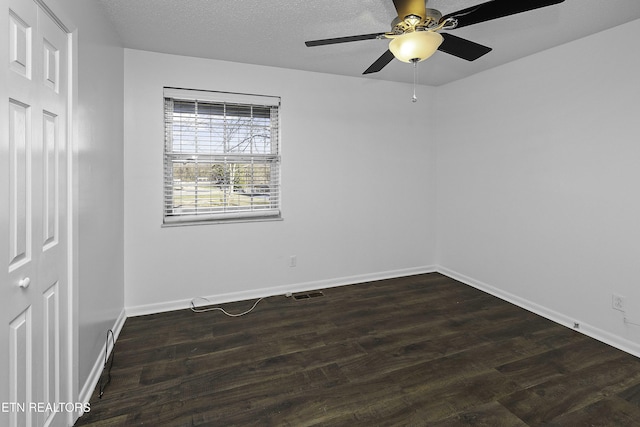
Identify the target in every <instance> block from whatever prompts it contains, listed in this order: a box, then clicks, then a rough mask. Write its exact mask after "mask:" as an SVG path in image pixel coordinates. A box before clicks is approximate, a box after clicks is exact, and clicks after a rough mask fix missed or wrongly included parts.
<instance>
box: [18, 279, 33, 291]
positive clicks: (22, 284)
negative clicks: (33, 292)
mask: <svg viewBox="0 0 640 427" xmlns="http://www.w3.org/2000/svg"><path fill="white" fill-rule="evenodd" d="M30 284H31V279H30V278H28V277H25V278H24V279H20V281H19V282H18V286H20V287H21V288H22V289H27V288H28V287H29V285H30Z"/></svg>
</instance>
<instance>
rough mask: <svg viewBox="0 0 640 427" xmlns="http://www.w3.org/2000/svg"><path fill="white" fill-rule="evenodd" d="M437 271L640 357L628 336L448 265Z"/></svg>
mask: <svg viewBox="0 0 640 427" xmlns="http://www.w3.org/2000/svg"><path fill="white" fill-rule="evenodd" d="M436 271H437V272H438V273H441V274H444V275H445V276H448V277H451V278H452V279H455V280H457V281H459V282H462V283H464V284H466V285H469V286H471V287H474V288H476V289H479V290H481V291H484V292H486V293H488V294H490V295H493V296H495V297H498V298H500V299H501V300H504V301H508V302H510V303H512V304H514V305H517V306H518V307H521V308H524V309H525V310H528V311H530V312H532V313H535V314H537V315H539V316H542V317H544V318H546V319H549V320H551V321H553V322H555V323H558V324H560V325H563V326H566V327H567V328H571V329H574V330H576V331H577V332H580V333H582V334H584V335H587V336H589V337H591V338H593V339H596V340H598V341H601V342H603V343H605V344H608V345H610V346H612V347H615V348H617V349H620V350H622V351H624V352H626V353H629V354H632V355H634V356H636V357H640V344H638V343H635V342H633V341H630V340H628V339H626V338H623V337H620V336H618V335H614V334H612V333H610V332H607V331H605V330H602V329H600V328H597V327H595V326H593V325H590V324H588V323H586V322H584V321H583V320H581V319H573V318H570V317H568V316H566V315H564V314H562V313H559V312H557V311H554V310H551V309H549V308H548V307H544V306H541V305H539V304H536V303H534V302H532V301H529V300H526V299H524V298H520V297H519V296H517V295H513V294H511V293H509V292H506V291H504V290H502V289H499V288H496V287H494V286H491V285H489V284H487V283H484V282H481V281H479V280H475V279H473V278H471V277H468V276H465V275H464V274H460V273H458V272H456V271H453V270H450V269H448V268H446V267H442V266H436ZM576 323H577V324H579V328H575V327H574V325H575V324H576Z"/></svg>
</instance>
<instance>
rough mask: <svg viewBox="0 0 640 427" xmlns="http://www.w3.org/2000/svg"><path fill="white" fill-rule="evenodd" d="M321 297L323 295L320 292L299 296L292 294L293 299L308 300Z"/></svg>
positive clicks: (305, 293) (302, 293)
mask: <svg viewBox="0 0 640 427" xmlns="http://www.w3.org/2000/svg"><path fill="white" fill-rule="evenodd" d="M323 296H324V294H323V293H322V291H311V292H301V293H299V294H293V298H294V299H310V298H317V297H323Z"/></svg>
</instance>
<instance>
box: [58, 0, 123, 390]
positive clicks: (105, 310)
mask: <svg viewBox="0 0 640 427" xmlns="http://www.w3.org/2000/svg"><path fill="white" fill-rule="evenodd" d="M47 3H49V1H47ZM51 4H52V5H55V7H54V11H56V13H60V14H61V15H62V16H64V17H68V18H69V19H70V21H72V22H73V24H74V25H76V26H77V28H76V30H77V38H76V40H77V43H78V44H77V46H76V47H77V49H76V53H77V68H76V70H75V72H76V73H77V76H76V77H77V81H78V88H77V93H76V96H77V99H76V105H75V112H76V117H75V118H74V119H75V121H74V141H73V143H74V149H75V151H76V153H75V155H76V159H77V161H76V164H75V165H74V168H75V170H74V175H75V176H74V181H75V182H76V194H75V195H74V204H75V211H76V212H75V214H76V217H77V222H76V224H75V231H76V236H75V242H74V245H75V253H76V255H75V256H76V259H75V261H76V263H75V265H74V270H75V272H74V273H75V276H74V284H75V286H74V288H75V292H76V301H75V303H76V310H77V321H78V336H77V337H76V339H77V356H78V358H77V369H78V371H77V374H78V377H77V384H75V385H74V389H75V390H76V392H79V391H81V390H80V389H82V387H84V386H86V385H87V381H88V380H89V377H90V375H91V374H92V372H91V371H92V368H93V367H94V364H95V362H96V361H97V360H99V359H100V357H104V356H103V352H104V350H103V346H104V342H105V338H106V332H107V330H108V329H109V328H113V327H114V323H115V322H116V319H117V318H118V316H119V315H120V314H121V312H122V310H123V307H124V258H123V247H124V209H123V200H124V197H123V187H124V184H123V182H124V181H123V179H124V178H123V114H122V106H123V104H124V101H123V80H124V65H123V62H124V59H123V58H124V51H123V48H122V47H121V46H120V43H119V41H118V38H117V37H116V35H115V33H114V32H113V30H112V29H111V27H110V25H109V24H108V23H107V22H106V21H105V19H104V17H103V15H102V12H101V10H100V9H99V6H98V5H97V4H96V3H95V2H85V1H83V2H78V1H74V0H57V1H51ZM91 391H92V390H89V392H91Z"/></svg>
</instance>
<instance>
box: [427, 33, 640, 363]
mask: <svg viewBox="0 0 640 427" xmlns="http://www.w3.org/2000/svg"><path fill="white" fill-rule="evenodd" d="M638 39H640V21H635V22H631V23H629V24H626V25H623V26H621V27H617V28H614V29H611V30H608V31H606V32H603V33H600V34H596V35H594V36H591V37H588V38H585V39H582V40H578V41H576V42H573V43H569V44H567V45H564V46H561V47H558V48H555V49H552V50H549V51H545V52H542V53H539V54H536V55H533V56H530V57H528V58H525V59H522V60H519V61H516V62H513V63H510V64H507V65H505V66H502V67H499V68H496V69H493V70H489V71H488V72H485V73H482V74H479V75H476V76H473V77H471V78H467V79H465V80H462V81H458V82H455V83H452V84H449V85H446V86H442V87H439V88H437V96H438V99H439V102H440V109H439V112H440V113H439V117H438V130H439V142H438V146H437V159H438V160H437V180H438V184H437V195H438V196H437V209H438V215H437V218H438V220H437V230H438V239H437V240H438V250H437V263H438V264H439V265H440V266H442V267H444V269H443V271H445V272H448V273H450V274H453V275H454V276H455V277H458V278H461V279H463V280H466V281H467V282H468V283H471V284H474V285H476V286H480V287H484V288H486V289H489V290H491V291H492V292H494V293H497V294H498V295H502V296H503V297H506V298H508V299H511V300H512V301H516V302H518V303H520V304H522V305H524V306H528V307H529V308H532V309H534V310H536V311H538V312H541V313H543V314H545V315H547V316H549V317H552V318H554V319H556V320H559V321H561V322H563V323H566V324H570V325H573V322H578V323H580V324H581V329H582V330H583V331H585V332H587V333H589V334H591V335H593V336H598V337H599V338H601V339H603V340H605V341H608V342H611V343H615V344H616V345H617V346H619V347H621V348H626V349H627V350H629V351H632V352H634V353H635V354H640V327H639V326H630V325H625V324H624V322H623V316H622V313H620V312H617V311H614V310H612V308H611V294H612V293H614V292H615V293H619V294H621V295H623V296H625V297H626V302H627V305H628V306H630V309H629V310H628V313H627V314H628V315H629V316H631V317H633V318H635V319H634V320H635V321H636V322H638V323H640V309H638V308H639V307H638V306H639V305H640V286H638V285H639V284H640V283H639V282H640V197H639V196H638V194H639V190H638V183H640V166H639V165H640V139H639V135H640V107H639V105H640V104H639V103H638V100H639V99H640V83H639V82H640V80H639V79H638V76H640V55H638V54H637V50H638V48H637V40H638ZM452 130H453V131H452ZM634 306H635V307H637V308H634Z"/></svg>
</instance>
